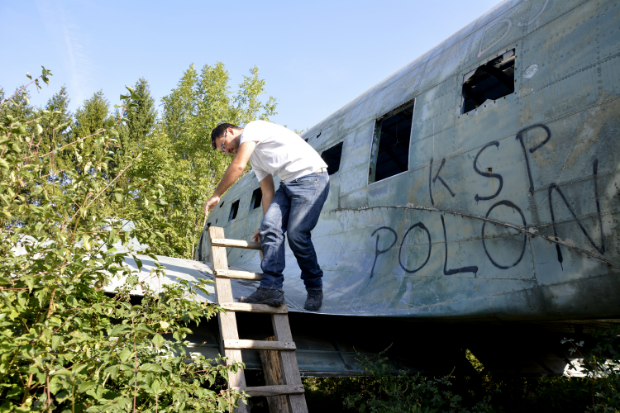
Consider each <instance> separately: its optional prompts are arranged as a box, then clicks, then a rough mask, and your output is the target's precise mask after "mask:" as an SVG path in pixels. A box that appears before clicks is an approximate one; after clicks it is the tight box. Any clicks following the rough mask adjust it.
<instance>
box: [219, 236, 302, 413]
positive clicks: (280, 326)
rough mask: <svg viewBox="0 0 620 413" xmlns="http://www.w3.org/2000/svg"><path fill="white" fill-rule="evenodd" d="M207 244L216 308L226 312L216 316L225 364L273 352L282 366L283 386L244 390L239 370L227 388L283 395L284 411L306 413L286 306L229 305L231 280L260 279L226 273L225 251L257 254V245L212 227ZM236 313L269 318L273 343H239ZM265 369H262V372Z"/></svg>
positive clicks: (241, 408) (242, 408)
mask: <svg viewBox="0 0 620 413" xmlns="http://www.w3.org/2000/svg"><path fill="white" fill-rule="evenodd" d="M209 240H210V241H211V251H212V254H211V256H212V259H213V274H214V275H215V293H216V295H217V300H218V304H219V305H220V307H222V308H224V309H226V313H225V314H224V313H220V314H219V317H218V319H219V325H220V334H221V337H222V342H223V347H224V355H225V356H226V357H227V362H228V363H231V362H232V361H238V362H240V361H241V350H242V349H254V350H259V351H261V350H277V351H278V353H279V361H280V365H281V366H282V376H283V377H282V378H281V379H282V380H281V381H283V382H284V384H283V385H272V386H258V387H247V386H246V382H245V375H244V373H243V370H239V371H238V372H237V373H236V374H234V375H231V376H230V380H229V386H230V387H232V388H235V389H236V390H240V391H241V390H245V392H246V393H247V394H248V395H249V396H250V397H257V396H277V395H283V396H284V397H285V398H286V399H288V400H287V401H288V403H287V405H288V410H289V411H290V412H291V413H307V412H308V407H307V405H306V398H305V397H304V386H303V384H302V383H301V377H300V375H299V367H298V366H297V358H296V356H295V349H296V347H295V343H294V342H293V336H292V335H291V327H290V325H289V321H288V307H287V306H286V304H283V305H281V306H280V307H272V306H269V305H265V304H247V303H235V302H233V295H232V288H231V285H230V279H231V278H237V279H243V280H260V279H261V278H262V276H263V275H262V274H261V273H254V272H246V271H231V270H229V269H228V258H227V255H226V247H232V248H246V249H252V250H259V251H260V250H261V247H260V243H258V242H248V241H242V240H232V239H226V238H225V236H224V228H221V227H213V226H212V227H209ZM261 255H262V253H261ZM237 311H243V312H250V313H267V314H271V323H272V325H273V332H274V335H275V341H261V340H240V339H239V331H238V330H237V318H236V316H235V313H236V312H237ZM261 359H263V360H264V359H265V358H263V357H261ZM267 367H268V366H264V365H263V369H265V368H267ZM236 412H238V413H241V412H243V413H246V412H249V408H248V406H247V405H244V404H243V403H240V404H239V407H238V408H237V410H236Z"/></svg>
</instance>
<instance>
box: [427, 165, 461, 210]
mask: <svg viewBox="0 0 620 413" xmlns="http://www.w3.org/2000/svg"><path fill="white" fill-rule="evenodd" d="M445 164H446V158H443V159H442V160H441V165H439V169H438V170H437V173H436V174H435V177H434V178H432V179H431V177H432V176H433V158H431V164H430V168H429V169H430V172H429V176H428V191H429V193H430V195H431V204H432V205H435V201H434V200H433V188H432V184H434V183H435V181H436V180H438V179H439V182H441V183H442V184H443V186H445V187H446V189H447V190H448V192H450V195H452V198H454V197H455V196H456V194H455V193H454V192H452V189H450V187H449V186H448V184H447V183H446V181H444V180H443V178H442V177H441V176H439V173H440V172H441V168H443V166H444V165H445Z"/></svg>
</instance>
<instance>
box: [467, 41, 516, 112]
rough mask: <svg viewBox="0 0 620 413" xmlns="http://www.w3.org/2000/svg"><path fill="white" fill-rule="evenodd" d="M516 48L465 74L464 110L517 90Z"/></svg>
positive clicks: (470, 109) (474, 107)
mask: <svg viewBox="0 0 620 413" xmlns="http://www.w3.org/2000/svg"><path fill="white" fill-rule="evenodd" d="M515 60H516V56H515V51H514V49H512V50H510V51H508V52H506V53H504V54H503V55H501V56H499V57H497V58H495V59H493V60H491V61H490V62H488V63H486V64H484V65H482V66H480V67H479V68H477V69H476V70H475V71H473V72H470V73H468V74H466V75H465V82H464V83H463V111H462V113H467V112H470V111H472V110H474V109H476V108H477V107H479V106H480V105H482V104H484V102H486V101H487V100H491V101H493V100H497V99H500V98H503V97H504V96H507V95H510V94H511V93H514V91H515Z"/></svg>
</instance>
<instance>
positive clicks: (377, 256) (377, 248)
mask: <svg viewBox="0 0 620 413" xmlns="http://www.w3.org/2000/svg"><path fill="white" fill-rule="evenodd" d="M382 229H385V230H388V231H391V232H392V234H394V242H392V244H391V245H390V246H389V247H387V248H386V249H384V250H380V249H379V234H377V232H378V231H381V230H382ZM375 234H377V242H376V244H375V261H374V262H373V263H372V269H371V270H370V278H372V277H373V276H374V275H375V265H376V264H377V258H379V255H381V254H384V253H386V252H388V251H389V250H390V248H392V247H393V246H394V244H396V241H398V235H397V234H396V231H394V230H393V229H392V228H390V227H379V228H377V229H376V230H374V231H373V233H372V235H371V237H374V236H375Z"/></svg>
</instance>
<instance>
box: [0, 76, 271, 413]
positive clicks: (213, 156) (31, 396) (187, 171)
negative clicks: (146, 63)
mask: <svg viewBox="0 0 620 413" xmlns="http://www.w3.org/2000/svg"><path fill="white" fill-rule="evenodd" d="M50 76H51V73H50V72H49V71H47V70H46V69H43V73H42V75H41V76H39V77H37V78H36V79H32V78H31V77H30V76H29V75H28V77H29V78H31V80H32V81H31V82H30V84H28V85H26V86H24V87H23V88H20V89H18V90H17V91H16V92H15V93H14V94H13V95H12V96H9V97H8V98H6V99H5V94H4V92H3V91H2V90H1V89H0V327H1V328H0V410H2V411H15V412H19V411H22V412H25V411H67V412H82V411H89V412H103V411H105V412H114V411H134V412H136V411H142V412H150V411H152V412H165V411H174V412H177V411H196V412H201V411H204V412H206V411H229V410H231V409H232V406H234V405H236V404H237V403H239V401H240V397H241V395H240V394H239V393H237V392H235V391H227V390H222V389H223V387H224V386H223V385H225V383H226V379H227V377H228V372H229V371H230V370H233V371H236V369H237V368H239V365H238V364H236V363H235V364H233V365H231V366H228V367H227V366H224V365H223V364H222V360H206V359H205V358H204V357H203V356H201V355H199V354H197V353H192V354H188V353H187V352H186V349H185V344H186V343H185V341H184V339H185V337H186V335H187V334H189V333H191V330H190V329H189V328H188V327H189V326H190V325H191V324H192V323H198V322H200V320H201V319H203V320H204V319H205V318H206V319H208V318H210V317H212V316H213V315H215V314H216V313H217V311H218V310H219V308H218V307H216V306H213V305H210V304H207V303H206V302H201V301H200V300H199V299H197V293H198V292H202V293H206V283H207V282H209V281H199V282H197V283H191V284H190V283H188V282H184V281H181V282H180V283H178V284H174V285H166V286H165V287H164V288H163V290H162V291H161V292H159V293H157V294H156V293H154V292H153V291H151V290H150V289H149V287H148V284H147V283H145V282H144V281H145V280H144V279H142V278H138V275H137V274H138V273H136V272H132V271H131V270H130V269H129V268H128V267H126V266H123V265H122V263H123V262H124V258H125V257H126V256H128V254H129V253H128V252H126V251H127V250H117V249H115V248H114V245H115V244H116V245H117V246H118V244H117V243H118V241H119V240H120V241H121V242H122V243H123V244H124V245H127V243H128V241H129V237H130V235H129V233H128V231H126V230H125V229H124V228H122V223H123V221H122V220H131V221H133V223H134V226H135V230H134V233H133V235H135V236H137V237H138V239H139V240H140V241H141V242H142V243H145V242H146V243H147V244H150V245H152V246H153V248H152V249H151V250H150V253H151V254H149V255H151V257H152V258H154V259H156V257H155V256H154V255H153V254H152V253H153V252H157V253H163V254H166V255H169V256H177V257H186V258H189V257H191V256H192V254H193V245H192V244H194V243H195V241H196V239H197V237H198V235H199V232H200V231H199V229H201V226H202V225H201V224H202V216H200V215H201V211H202V203H201V202H200V201H203V200H204V197H205V194H208V193H210V191H211V190H212V187H213V185H214V183H216V182H217V181H218V180H219V179H220V177H221V174H222V173H223V170H224V168H225V167H226V160H225V159H224V158H223V157H221V156H220V155H218V154H217V153H215V152H214V151H212V150H211V146H210V141H209V136H208V134H207V131H208V130H210V128H211V127H212V126H215V124H217V123H219V122H221V121H224V120H227V121H233V122H238V123H243V122H247V121H249V120H251V119H253V118H254V117H256V116H261V117H262V118H266V117H267V116H269V115H271V114H273V113H274V109H275V103H274V102H273V100H270V101H268V102H267V103H266V104H262V103H260V101H259V100H258V96H259V95H260V94H261V93H262V92H263V86H264V81H262V80H260V79H259V78H258V73H257V71H256V69H253V71H252V74H251V76H250V77H247V78H246V79H245V82H244V83H243V84H242V85H241V87H240V92H239V93H238V94H237V95H236V97H233V98H231V93H230V91H229V87H228V74H227V72H226V71H225V70H224V67H223V65H221V64H218V65H216V66H215V67H209V66H205V68H204V69H203V72H202V74H201V75H200V76H199V75H198V74H197V73H196V71H195V70H194V68H193V67H190V69H189V70H188V71H187V72H186V73H185V75H184V77H183V79H182V80H181V82H180V83H179V86H178V88H177V89H175V90H173V91H172V93H171V95H170V96H168V97H167V98H165V99H164V109H163V117H162V119H161V120H160V121H157V120H156V116H155V115H156V113H155V110H154V100H153V99H152V98H151V97H150V94H149V90H148V84H147V83H146V81H145V80H143V79H141V80H139V81H138V83H137V84H136V87H135V88H131V87H128V90H129V93H128V94H127V95H126V96H121V99H122V104H121V105H120V106H115V111H114V113H110V108H109V104H108V101H107V100H106V99H105V97H104V96H103V93H102V92H98V93H96V94H95V95H94V96H93V97H92V98H91V99H89V100H87V101H86V102H84V104H83V105H82V106H81V107H80V108H79V109H78V110H77V112H76V113H75V115H72V114H70V113H69V111H68V102H69V99H68V96H67V93H66V90H65V89H64V88H62V89H61V90H60V92H59V93H57V94H56V95H54V97H53V98H52V99H50V101H49V102H48V103H47V105H46V106H45V107H44V108H34V107H32V106H31V105H30V102H29V95H28V89H27V86H31V85H33V84H34V85H35V86H36V87H40V86H41V85H40V83H41V82H44V83H48V82H49V77H50ZM263 109H264V110H263ZM261 110H263V112H262V114H261V113H259V112H260V111H261ZM124 251H125V252H124ZM133 259H134V260H135V261H136V263H137V264H138V267H139V268H141V267H142V264H141V261H140V259H139V258H138V257H136V256H133ZM112 275H123V276H124V277H125V278H126V282H125V284H124V285H123V286H122V287H121V288H119V289H118V290H117V291H116V293H115V295H114V296H113V297H112V296H109V295H106V294H104V293H103V287H104V286H105V285H106V284H107V283H108V282H109V281H110V278H111V276H112ZM161 275H163V273H162V270H161V267H160V266H159V265H157V268H155V269H153V270H152V271H151V272H150V275H149V277H159V276H161ZM134 289H142V291H143V293H144V298H143V299H142V300H141V302H140V303H139V304H136V303H133V304H132V302H131V300H130V296H129V293H130V291H132V290H134Z"/></svg>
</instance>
